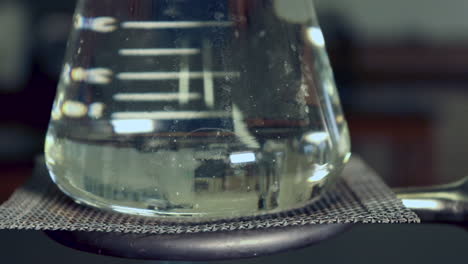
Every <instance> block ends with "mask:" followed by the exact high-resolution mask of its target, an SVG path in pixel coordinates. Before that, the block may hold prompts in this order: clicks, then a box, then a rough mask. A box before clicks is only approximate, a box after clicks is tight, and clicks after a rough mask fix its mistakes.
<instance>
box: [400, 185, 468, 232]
mask: <svg viewBox="0 0 468 264" xmlns="http://www.w3.org/2000/svg"><path fill="white" fill-rule="evenodd" d="M394 191H395V192H396V194H397V196H398V198H400V199H401V200H402V201H403V204H404V205H405V206H406V207H408V208H410V209H412V210H413V211H414V212H416V214H418V216H419V217H420V218H421V220H422V222H425V223H450V224H457V225H464V226H468V177H466V178H464V179H463V180H460V181H458V182H455V183H451V184H446V185H439V186H432V187H422V188H406V189H395V190H394Z"/></svg>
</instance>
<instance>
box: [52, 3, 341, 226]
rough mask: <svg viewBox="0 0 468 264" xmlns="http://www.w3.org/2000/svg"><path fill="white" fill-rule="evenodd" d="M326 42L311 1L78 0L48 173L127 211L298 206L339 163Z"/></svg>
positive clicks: (234, 211) (234, 213)
mask: <svg viewBox="0 0 468 264" xmlns="http://www.w3.org/2000/svg"><path fill="white" fill-rule="evenodd" d="M286 3H287V4H286ZM324 44H325V41H324V39H323V35H322V32H321V30H320V28H319V27H318V25H317V22H316V19H315V14H314V10H313V6H312V1H309V0H306V1H303V0H293V1H279V0H276V1H274V0H259V1H246V0H224V1H219V0H207V1H202V2H199V1H189V0H177V1H175V0H172V1H166V0H158V1H156V0H141V1H127V0H102V1H91V0H80V1H79V4H78V9H77V12H76V15H75V23H74V30H73V32H72V34H71V38H70V43H69V47H68V54H67V57H66V62H65V66H64V71H63V74H62V81H61V83H60V85H59V87H58V92H57V97H56V101H55V104H54V108H53V110H52V119H51V123H50V128H49V132H48V136H47V140H46V156H47V164H48V167H49V170H50V173H51V175H52V177H53V179H54V181H55V182H56V183H57V184H58V186H59V187H60V188H61V189H62V190H63V191H64V192H66V193H67V194H69V195H70V196H71V197H73V198H74V199H75V200H77V201H80V202H82V203H85V204H88V205H93V206H96V207H100V208H107V209H113V210H116V211H120V212H125V213H134V214H144V215H156V216H197V217H222V218H228V217H239V216H248V215H256V214H263V213H271V212H279V211H284V210H289V209H293V208H296V207H300V206H303V205H305V204H307V203H309V202H311V201H313V200H315V199H317V198H318V197H319V194H320V193H321V191H322V189H323V188H324V187H325V186H326V185H327V183H328V182H329V180H330V179H332V178H334V177H336V176H337V175H338V174H339V172H340V171H341V169H342V168H343V166H344V163H345V162H346V160H347V158H349V148H350V147H349V138H348V132H347V126H346V121H345V119H344V117H343V113H342V111H341V106H340V102H339V98H338V95H337V92H336V88H335V85H334V81H333V74H332V71H331V69H330V65H329V62H328V57H327V55H326V53H325V49H324V48H325V47H324V46H325V45H324ZM187 219H190V218H187Z"/></svg>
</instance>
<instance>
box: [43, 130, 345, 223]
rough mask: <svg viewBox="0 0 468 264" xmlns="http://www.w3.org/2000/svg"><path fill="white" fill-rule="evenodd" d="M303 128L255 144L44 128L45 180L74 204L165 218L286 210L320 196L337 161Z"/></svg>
mask: <svg viewBox="0 0 468 264" xmlns="http://www.w3.org/2000/svg"><path fill="white" fill-rule="evenodd" d="M49 132H50V131H49ZM310 135H311V133H308V134H305V135H304V134H302V135H295V136H290V137H285V138H275V139H271V140H270V139H268V140H263V144H262V146H261V148H246V147H245V146H243V145H241V144H238V143H236V142H232V141H229V140H218V138H214V139H213V140H211V141H207V139H206V138H202V139H198V138H192V139H185V141H182V140H181V139H180V140H177V144H178V145H176V146H173V145H171V144H174V140H173V139H171V140H170V141H169V140H168V141H167V142H166V141H163V140H161V139H160V138H158V139H157V140H158V141H155V142H147V144H146V146H147V147H145V148H141V147H138V146H139V144H140V143H138V141H136V142H137V143H138V144H137V143H135V144H128V143H126V144H120V143H118V142H102V141H94V142H89V141H81V140H76V139H69V138H66V137H57V136H56V135H55V134H53V133H49V135H48V137H47V139H46V163H47V166H48V169H49V172H50V175H51V177H52V179H53V181H54V182H55V183H56V184H57V185H58V187H59V188H60V189H61V190H62V191H63V192H64V193H65V194H67V195H68V196H70V197H71V198H73V199H74V200H75V201H76V202H78V203H80V204H85V205H89V206H92V207H96V208H99V209H104V210H111V211H116V212H120V213H125V214H133V215H141V216H151V217H163V218H170V219H171V220H172V219H173V220H176V219H180V220H182V221H197V222H198V221H206V220H215V219H232V218H239V217H249V216H258V215H265V214H275V213H279V212H285V211H290V210H294V209H298V208H301V207H304V206H306V205H308V204H311V203H313V202H314V201H316V200H317V199H319V198H320V197H321V194H322V193H323V192H324V190H326V189H327V188H328V186H329V185H330V184H333V182H334V180H335V179H336V178H337V176H338V174H339V173H340V172H341V170H342V168H343V167H344V163H345V162H343V159H339V158H336V157H337V155H334V153H335V152H334V151H333V149H331V148H330V147H329V145H327V141H326V140H323V141H318V140H317V139H318V138H320V139H321V138H322V137H318V136H315V137H312V136H310ZM312 135H314V134H312ZM309 139H310V140H309ZM312 139H314V140H312Z"/></svg>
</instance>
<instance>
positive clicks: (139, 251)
mask: <svg viewBox="0 0 468 264" xmlns="http://www.w3.org/2000/svg"><path fill="white" fill-rule="evenodd" d="M349 226H350V225H345V224H337V225H307V226H297V227H285V228H267V229H257V230H245V231H232V232H214V233H198V234H180V235H151V234H124V233H104V232H69V231H47V232H46V234H47V235H48V236H49V237H50V238H52V239H53V240H55V241H57V242H58V243H60V244H63V245H65V246H67V247H70V248H74V249H77V250H81V251H86V252H90V253H95V254H100V255H107V256H114V257H123V258H133V259H147V260H182V261H200V260H227V259H240V258H250V257H256V256H263V255H270V254H274V253H279V252H284V251H287V250H291V249H298V248H303V247H307V246H310V245H313V244H315V243H319V242H321V241H323V240H326V239H328V238H330V237H332V236H335V235H337V234H339V233H342V232H343V231H345V230H346V229H348V227H349Z"/></svg>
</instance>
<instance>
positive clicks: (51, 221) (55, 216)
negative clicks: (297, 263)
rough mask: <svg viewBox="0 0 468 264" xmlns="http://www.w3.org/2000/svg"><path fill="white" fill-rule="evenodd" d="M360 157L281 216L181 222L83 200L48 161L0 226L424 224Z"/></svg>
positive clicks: (4, 211) (114, 228) (13, 200)
mask: <svg viewBox="0 0 468 264" xmlns="http://www.w3.org/2000/svg"><path fill="white" fill-rule="evenodd" d="M419 222H420V220H419V218H418V217H417V216H416V214H415V213H413V212H412V211H410V210H409V209H407V208H405V207H404V206H403V204H402V203H401V201H400V200H399V199H398V198H397V197H396V196H395V194H394V193H393V192H392V191H391V190H390V189H389V188H388V187H387V186H386V185H385V184H384V183H383V182H382V180H381V179H380V178H379V177H378V176H377V175H376V174H375V172H374V171H372V170H371V169H370V168H368V167H367V166H366V165H365V164H364V162H363V161H362V160H360V159H359V158H353V159H352V161H351V162H350V163H349V164H348V166H347V167H346V169H345V170H344V172H343V174H342V176H341V179H340V180H338V182H337V183H336V185H335V186H334V187H333V188H332V189H331V190H329V191H328V193H326V194H325V195H324V196H323V198H322V199H321V200H320V201H318V202H316V203H313V204H312V205H310V206H307V207H305V208H302V209H301V210H295V211H292V212H287V213H281V214H276V215H268V216H260V217H252V218H242V219H234V220H226V221H219V220H218V221H213V222H203V223H201V222H200V223H190V224H189V223H176V222H168V220H161V219H157V218H151V217H139V216H131V215H125V214H119V213H112V212H107V211H101V210H97V209H93V208H90V207H86V206H82V205H78V204H76V203H74V202H73V201H72V200H71V199H70V198H68V197H67V196H65V195H64V194H62V193H61V192H60V191H59V190H58V188H57V187H56V186H55V185H54V184H53V183H52V182H51V181H50V180H49V177H48V174H47V171H46V169H45V168H44V166H39V168H38V169H37V170H36V173H35V175H34V176H33V177H32V179H31V180H30V181H29V182H28V183H27V184H25V185H24V186H23V187H21V188H19V189H18V190H17V191H16V192H15V193H14V194H13V195H12V196H11V197H10V199H9V200H8V201H7V202H5V203H4V204H3V205H1V206H0V229H33V230H67V231H102V232H126V233H140V234H143V233H147V234H180V233H197V232H218V231H235V230H245V229H256V228H269V227H286V226H297V225H310V224H335V223H419Z"/></svg>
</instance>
